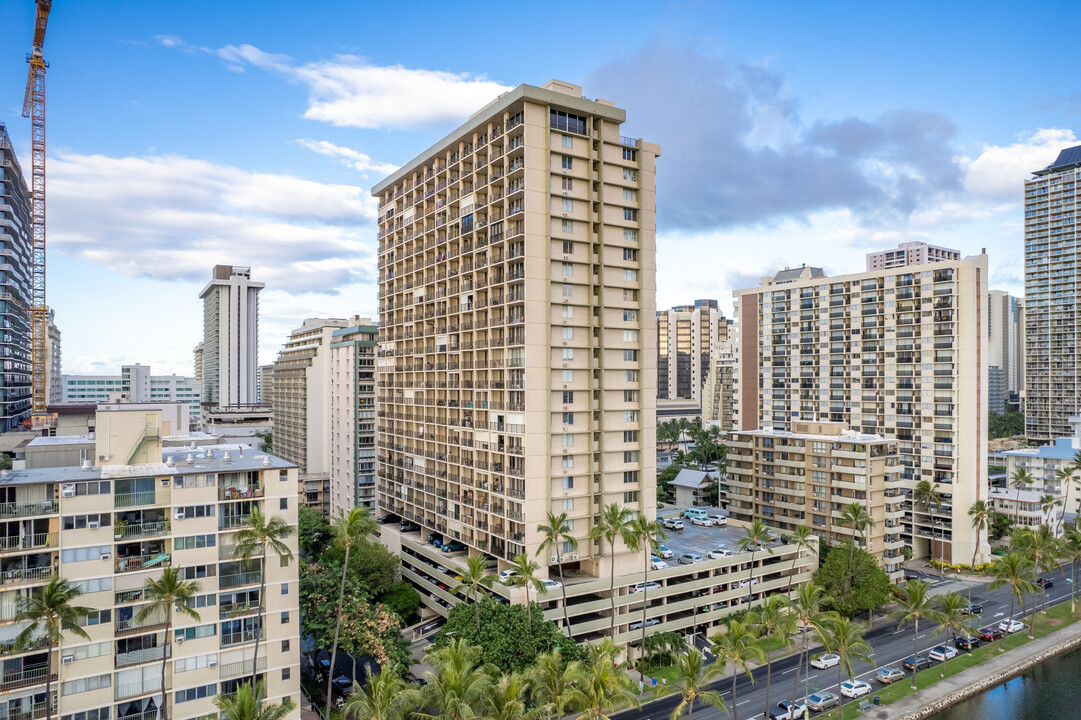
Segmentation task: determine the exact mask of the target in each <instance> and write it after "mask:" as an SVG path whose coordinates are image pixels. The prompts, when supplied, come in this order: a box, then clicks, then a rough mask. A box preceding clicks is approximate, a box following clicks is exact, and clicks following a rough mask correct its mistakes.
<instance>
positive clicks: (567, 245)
mask: <svg viewBox="0 0 1081 720" xmlns="http://www.w3.org/2000/svg"><path fill="white" fill-rule="evenodd" d="M563 254H564V255H573V254H574V242H573V241H571V240H564V241H563Z"/></svg>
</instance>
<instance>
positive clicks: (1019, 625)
mask: <svg viewBox="0 0 1081 720" xmlns="http://www.w3.org/2000/svg"><path fill="white" fill-rule="evenodd" d="M1026 627H1028V625H1025V624H1024V623H1023V622H1021V621H1020V620H1012V619H1011V620H1003V621H1002V622H1000V623H999V624H998V629H999V630H1001V631H1002V632H1005V633H1010V634H1013V633H1015V632H1021V631H1022V630H1024V629H1025V628H1026Z"/></svg>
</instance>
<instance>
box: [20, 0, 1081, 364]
mask: <svg viewBox="0 0 1081 720" xmlns="http://www.w3.org/2000/svg"><path fill="white" fill-rule="evenodd" d="M33 12H34V4H33V2H32V1H31V0H6V1H5V2H2V3H0V27H3V28H5V29H6V32H7V34H6V36H5V42H3V43H0V120H3V121H5V122H6V123H7V125H8V129H9V131H10V132H11V134H12V136H13V138H14V140H15V142H16V145H17V147H18V148H19V150H20V152H21V154H22V156H23V158H28V155H27V152H26V151H27V150H28V133H29V122H28V121H26V120H23V119H22V118H21V117H20V110H21V103H22V93H23V87H24V84H25V78H26V65H25V55H26V52H27V51H28V50H29V41H30V37H31V26H32V18H33ZM1079 20H1081V7H1079V5H1078V4H1077V3H1065V2H1064V3H1052V2H1045V3H1038V4H1037V3H988V2H984V3H929V2H909V3H866V2H861V3H856V2H853V3H840V2H837V3H829V2H819V3H795V2H789V3H782V2H753V3H752V2H744V3H723V2H676V3H659V2H621V3H600V2H596V3H579V4H570V5H565V6H557V5H546V4H542V3H530V4H524V3H523V4H514V5H506V4H503V5H501V4H493V3H476V4H471V3H458V4H450V3H423V2H414V3H409V4H401V3H378V4H377V3H355V2H353V3H333V2H324V3H319V4H312V3H281V2H274V1H273V0H263V2H240V1H235V2H229V3H221V2H193V1H191V0H187V1H185V2H154V3H147V2H105V1H101V0H96V1H95V2H70V1H69V0H57V2H56V3H55V10H54V13H53V17H52V18H51V20H50V24H49V31H48V35H47V38H46V47H45V55H46V59H47V60H49V62H50V63H51V68H50V70H49V72H48V75H47V91H48V140H49V152H50V160H49V187H48V193H49V194H48V198H49V248H50V255H49V285H48V292H49V300H50V304H51V305H53V307H55V309H56V312H57V321H58V324H59V325H60V328H61V330H62V332H63V333H64V361H65V362H64V367H65V371H66V372H96V371H103V372H104V371H109V372H114V371H116V370H118V368H119V365H120V364H121V363H124V362H144V363H151V364H152V365H153V366H155V367H156V368H157V369H158V370H161V371H173V372H182V373H190V372H191V349H192V347H193V346H194V344H195V343H196V342H197V341H198V339H199V338H200V335H201V324H202V319H201V305H200V303H199V301H198V292H199V290H200V289H201V288H202V286H203V285H204V284H205V281H206V278H208V277H209V273H210V266H211V265H213V264H215V263H226V264H229V263H231V264H237V265H250V266H252V267H253V273H254V275H255V276H256V277H257V278H258V279H261V280H264V281H265V282H266V283H267V289H266V290H265V291H264V293H263V299H262V317H263V322H262V327H261V353H260V361H261V362H264V363H266V362H271V361H273V359H274V357H275V356H276V353H277V349H278V347H279V346H280V344H281V342H282V341H283V340H284V338H285V336H286V334H287V333H288V331H289V330H290V329H291V328H293V327H297V326H299V325H300V324H301V322H302V321H303V319H304V318H305V317H309V316H316V315H325V316H337V317H342V316H347V315H352V314H358V313H359V314H374V313H375V308H376V304H377V303H376V295H375V292H376V287H375V283H374V278H375V273H376V254H375V226H374V208H375V204H374V201H372V200H371V198H370V193H369V188H370V187H371V185H373V184H374V183H375V182H377V181H378V180H379V179H380V178H381V177H382V176H383V174H384V173H385V172H386V171H387V170H388V169H389V168H392V167H394V166H396V165H398V164H401V163H403V162H405V161H407V160H409V159H410V158H412V157H413V156H414V155H416V154H417V153H418V152H420V151H421V150H423V149H424V148H426V147H428V146H429V145H430V144H431V143H432V142H434V141H435V140H437V139H438V138H440V137H441V136H442V135H443V134H445V133H446V132H448V131H449V130H451V129H453V128H454V127H456V126H457V124H459V123H460V122H461V121H462V120H463V119H464V118H465V117H466V116H467V115H468V114H469V113H470V112H472V111H473V110H474V109H476V108H478V107H480V106H481V105H483V104H484V103H486V102H487V101H488V100H490V99H491V98H492V97H494V95H495V94H497V93H498V92H500V91H501V90H502V89H504V88H506V87H510V86H514V85H517V84H519V83H531V84H538V85H539V84H542V83H544V82H545V81H547V80H548V79H550V78H553V77H555V78H560V79H563V80H568V81H571V82H575V83H578V84H581V85H583V87H584V92H585V94H586V95H587V96H589V97H603V98H607V99H611V100H613V101H615V102H616V104H617V105H619V106H621V107H624V108H626V109H627V110H628V122H627V124H626V125H625V126H624V128H625V129H624V134H626V135H632V136H639V137H644V138H646V139H648V140H650V141H653V142H657V143H659V144H660V145H661V146H662V157H661V159H660V160H659V161H658V211H659V213H658V228H657V230H658V249H659V252H658V306H667V305H673V304H679V303H684V302H688V301H691V300H693V299H695V298H700V297H717V298H719V299H720V300H721V301H722V304H724V305H725V306H728V305H729V304H730V302H731V291H732V289H734V288H738V287H744V286H747V285H750V284H753V283H755V282H756V281H757V278H758V277H760V276H761V275H763V274H766V273H768V272H770V271H771V270H773V269H776V268H777V267H778V266H783V265H786V264H788V265H791V264H798V263H801V262H805V263H808V264H817V265H823V266H825V267H826V269H827V271H829V272H831V273H841V272H851V271H856V270H860V269H862V267H863V263H864V260H863V256H864V253H866V252H867V251H868V250H870V249H875V248H879V247H884V246H890V245H893V244H895V243H896V242H899V241H901V240H906V239H922V240H926V241H928V242H933V243H938V244H943V245H948V246H952V247H956V248H958V249H960V250H962V251H963V252H965V253H976V252H979V250H980V248H983V247H986V248H987V249H988V252H989V253H990V256H991V269H992V282H993V284H994V285H995V286H997V287H1001V288H1003V289H1008V290H1012V291H1014V292H1017V293H1020V292H1022V289H1023V288H1022V267H1023V263H1022V260H1023V257H1022V244H1021V238H1022V215H1021V210H1020V199H1021V188H1022V182H1023V180H1024V178H1025V177H1026V175H1027V173H1028V172H1029V171H1031V170H1034V169H1037V168H1039V167H1043V166H1044V165H1046V164H1048V163H1049V162H1051V161H1052V160H1053V159H1054V157H1055V155H1056V154H1057V152H1058V150H1060V149H1061V148H1063V147H1067V146H1070V145H1075V144H1078V142H1081V140H1078V139H1077V137H1078V136H1079V135H1081V86H1079V85H1081V83H1079V82H1078V80H1077V68H1078V67H1081V46H1079V45H1078V43H1076V42H1072V41H1070V39H1069V28H1074V27H1077V26H1078V21H1079ZM28 164H29V163H28V162H24V165H28ZM691 258H693V259H694V261H693V262H692V261H691ZM703 259H704V260H705V261H704V262H703Z"/></svg>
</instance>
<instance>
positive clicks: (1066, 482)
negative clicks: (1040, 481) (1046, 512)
mask: <svg viewBox="0 0 1081 720" xmlns="http://www.w3.org/2000/svg"><path fill="white" fill-rule="evenodd" d="M1078 470H1081V468H1078V467H1076V466H1074V465H1073V464H1072V463H1071V464H1069V465H1067V466H1066V467H1064V468H1062V469H1061V470H1056V471H1055V477H1056V478H1058V479H1059V480H1060V481H1061V482H1062V487H1063V490H1064V491H1065V492H1064V497H1063V498H1062V502H1060V503H1059V505H1060V506H1061V507H1062V512H1061V513H1059V518H1058V525H1057V528H1058V530H1059V531H1061V530H1062V524H1063V523H1064V522H1065V521H1066V508H1068V507H1069V506H1070V486H1071V485H1073V484H1074V482H1075V480H1076V478H1075V477H1074V473H1076V472H1077V471H1078Z"/></svg>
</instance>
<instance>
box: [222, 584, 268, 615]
mask: <svg viewBox="0 0 1081 720" xmlns="http://www.w3.org/2000/svg"><path fill="white" fill-rule="evenodd" d="M257 582H258V581H257ZM261 611H262V603H259V602H250V603H222V604H221V605H219V606H218V617H219V618H220V619H222V620H228V619H230V618H236V617H243V616H245V615H255V614H256V613H259V612H261Z"/></svg>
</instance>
